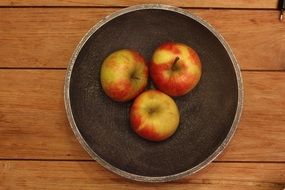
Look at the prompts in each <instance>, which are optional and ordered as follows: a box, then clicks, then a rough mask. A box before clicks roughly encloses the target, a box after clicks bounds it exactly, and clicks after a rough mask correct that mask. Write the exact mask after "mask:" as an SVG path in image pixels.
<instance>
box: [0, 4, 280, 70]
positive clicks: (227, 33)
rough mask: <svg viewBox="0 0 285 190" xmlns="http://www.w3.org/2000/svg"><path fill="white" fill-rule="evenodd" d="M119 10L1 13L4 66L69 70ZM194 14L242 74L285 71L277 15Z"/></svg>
mask: <svg viewBox="0 0 285 190" xmlns="http://www.w3.org/2000/svg"><path fill="white" fill-rule="evenodd" d="M68 2H69V1H68ZM104 2H105V1H104ZM228 2H232V1H228ZM116 10H119V9H105V8H101V9H97V8H96V9H94V8H33V9H30V8H2V9H1V11H0V41H1V43H0V60H1V61H0V67H8V68H14V67H18V68H23V67H33V68H66V66H67V64H68V62H69V59H70V56H71V55H72V53H73V50H74V48H75V47H76V45H77V43H78V42H79V41H80V39H81V37H82V36H83V35H84V34H85V32H87V31H88V29H89V28H90V27H92V26H93V25H94V24H96V23H97V22H98V21H99V20H100V19H102V18H103V17H105V16H107V15H109V14H110V13H113V12H114V11H116ZM190 11H191V12H192V13H194V14H196V15H198V16H200V17H202V18H204V19H205V20H207V21H208V22H209V23H211V24H212V25H213V26H214V27H216V29H217V30H218V31H219V32H220V33H221V34H222V35H223V36H224V37H225V39H226V40H227V41H228V42H229V44H230V45H231V47H232V49H233V51H234V53H235V54H236V57H237V59H238V61H239V63H240V65H241V68H242V69H245V70H250V69H253V70H285V59H284V54H285V46H284V44H285V27H284V23H282V22H279V20H278V15H279V12H278V11H269V10H266V11H265V10H201V9H198V10H197V9H195V10H190Z"/></svg>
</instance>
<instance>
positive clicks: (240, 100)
mask: <svg viewBox="0 0 285 190" xmlns="http://www.w3.org/2000/svg"><path fill="white" fill-rule="evenodd" d="M143 9H160V10H167V11H172V12H176V13H179V14H182V15H185V16H187V17H189V18H191V19H194V20H196V21H197V22H199V23H200V24H202V25H203V26H204V27H206V28H207V29H208V30H209V31H211V32H212V33H213V34H214V35H215V36H216V38H217V39H218V40H219V41H220V42H221V43H222V45H223V46H224V48H225V49H226V51H227V53H228V54H229V56H230V59H231V61H232V63H233V66H234V69H235V74H236V78H237V83H238V104H237V109H236V114H235V118H234V121H233V123H232V126H231V129H230V131H229V133H228V135H227V137H226V138H225V139H224V141H223V143H222V144H221V145H220V146H219V147H218V148H217V150H216V151H215V152H214V153H212V154H211V155H210V156H209V157H208V158H207V159H205V160H204V161H203V162H201V163H200V164H198V165H197V166H195V167H193V168H191V169H189V170H186V171H184V172H181V173H177V174H174V175H168V176H161V177H149V176H141V175H135V174H132V173H129V172H126V171H124V170H121V169H119V168H116V167H115V166H113V165H111V164H109V163H108V162H106V161H105V160H103V159H102V158H101V157H100V156H98V155H97V154H96V153H95V152H94V151H93V150H92V149H91V148H90V146H89V145H88V144H87V143H86V141H85V140H84V138H83V137H82V135H81V133H80V132H79V130H78V127H77V125H76V123H75V120H74V118H73V114H72V110H71V104H70V96H69V90H70V79H71V73H72V69H73V66H74V63H75V61H76V59H77V56H78V54H79V52H80V51H81V48H82V47H83V46H84V44H85V43H86V42H87V40H88V39H89V38H90V36H91V35H92V34H93V33H95V32H96V31H97V30H98V29H99V28H100V27H102V26H103V25H104V24H106V23H107V22H109V21H110V20H112V19H114V18H116V17H118V16H120V15H123V14H126V13H129V12H133V11H137V10H143ZM64 103H65V109H66V112H67V117H68V120H69V123H70V126H71V128H72V130H73V132H74V134H75V136H76V138H77V140H78V141H79V142H80V144H81V145H82V146H83V148H84V149H85V150H86V151H87V152H88V153H89V155H90V156H91V157H92V158H93V159H94V160H96V161H97V162H98V163H99V164H101V165H102V166H104V167H105V168H107V169H108V170H110V171H112V172H114V173H116V174H118V175H120V176H123V177H126V178H129V179H132V180H136V181H143V182H166V181H173V180H176V179H179V178H182V177H185V176H188V175H192V174H194V173H196V172H197V171H199V170H201V169H203V168H204V167H206V166H207V165H208V164H210V163H211V162H212V161H213V160H214V159H215V158H216V157H217V156H218V155H219V154H221V152H222V151H223V150H224V149H225V147H226V146H227V145H228V144H229V142H230V140H231V138H232V137H233V135H234V133H235V131H236V129H237V124H238V123H239V120H240V117H241V112H242V107H243V81H242V76H241V71H240V67H239V65H238V63H237V60H236V58H235V56H234V54H233V52H232V50H231V48H230V47H229V45H228V44H227V42H226V41H225V40H224V38H223V37H222V36H221V35H220V34H219V33H218V32H217V31H216V30H215V29H214V28H213V27H212V26H211V25H210V24H209V23H207V22H206V21H204V20H203V19H201V18H200V17H197V16H194V15H192V14H190V13H189V12H188V11H186V10H183V9H181V8H177V7H173V6H169V5H162V4H141V5H136V6H132V7H128V8H125V9H122V10H120V11H117V12H115V13H113V14H111V15H109V16H107V17H105V18H104V19H102V20H101V21H100V22H98V23H97V24H96V25H94V26H93V27H92V28H91V29H90V30H89V31H88V32H87V33H86V34H85V36H84V37H83V38H82V39H81V41H80V42H79V44H78V46H77V47H76V49H75V51H74V53H73V55H72V57H71V59H70V63H69V65H68V68H67V71H66V77H65V83H64Z"/></svg>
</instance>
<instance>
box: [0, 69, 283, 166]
mask: <svg viewBox="0 0 285 190" xmlns="http://www.w3.org/2000/svg"><path fill="white" fill-rule="evenodd" d="M64 75H65V71H64V70H28V69H27V70H22V69H21V70H17V69H13V70H11V69H4V70H3V69H2V70H0V86H1V90H0V126H1V127H0V158H1V159H68V160H90V159H91V158H90V157H89V156H88V155H87V153H85V151H84V150H83V148H82V147H81V146H80V145H79V143H78V142H77V140H76V139H75V137H74V135H73V133H72V131H71V129H70V127H69V124H68V122H67V118H66V114H65V110H64V104H63V83H64ZM243 77H244V85H245V102H244V111H243V115H242V118H241V123H240V125H239V127H238V130H237V132H236V135H235V136H234V138H233V140H232V142H231V143H230V146H229V147H228V148H227V149H226V151H225V153H224V154H222V156H221V157H220V158H219V160H222V161H267V162H276V161H278V162H284V161H285V136H284V135H283V134H285V128H284V126H285V109H284V105H285V99H284V97H285V85H284V84H283V82H282V81H285V72H243Z"/></svg>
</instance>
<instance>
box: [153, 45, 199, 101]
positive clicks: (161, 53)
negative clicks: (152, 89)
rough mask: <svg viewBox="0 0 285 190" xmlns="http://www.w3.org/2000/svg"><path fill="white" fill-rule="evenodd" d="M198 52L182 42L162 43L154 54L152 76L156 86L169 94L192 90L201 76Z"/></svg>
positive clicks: (179, 93)
mask: <svg viewBox="0 0 285 190" xmlns="http://www.w3.org/2000/svg"><path fill="white" fill-rule="evenodd" d="M201 72H202V66H201V62H200V59H199V56H198V54H197V53H196V52H195V50H193V49H192V48H191V47H189V46H187V45H186V44H182V43H174V42H167V43H163V44H162V45H160V46H159V47H158V48H157V49H156V50H155V52H154V54H153V56H152V61H151V63H150V76H151V78H152V80H153V82H154V84H155V86H156V87H157V88H158V89H159V90H161V91H162V92H164V93H166V94H168V95H169V96H182V95H185V94H186V93H188V92H189V91H191V90H192V89H193V88H194V87H195V86H196V85H197V83H198V82H199V80H200V78H201Z"/></svg>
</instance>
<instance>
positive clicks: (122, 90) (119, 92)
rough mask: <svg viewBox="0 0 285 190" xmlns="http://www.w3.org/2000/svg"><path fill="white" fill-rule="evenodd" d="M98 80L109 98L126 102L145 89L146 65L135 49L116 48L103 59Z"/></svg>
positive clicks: (146, 79)
mask: <svg viewBox="0 0 285 190" xmlns="http://www.w3.org/2000/svg"><path fill="white" fill-rule="evenodd" d="M100 80H101V85H102V88H103V90H104V92H105V93H106V94H107V95H108V96H109V97H110V98H111V99H113V100H115V101H118V102H126V101H129V100H131V99H133V98H135V97H136V96H137V95H139V94H140V93H141V92H142V91H143V90H144V89H145V87H146V85H147V81H148V66H147V64H146V62H145V60H144V58H143V57H142V56H141V55H140V54H139V53H138V52H137V51H134V50H131V49H122V50H118V51H115V52H113V53H111V54H110V55H109V56H108V57H107V58H106V59H105V60H104V62H103V64H102V66H101V72H100Z"/></svg>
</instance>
